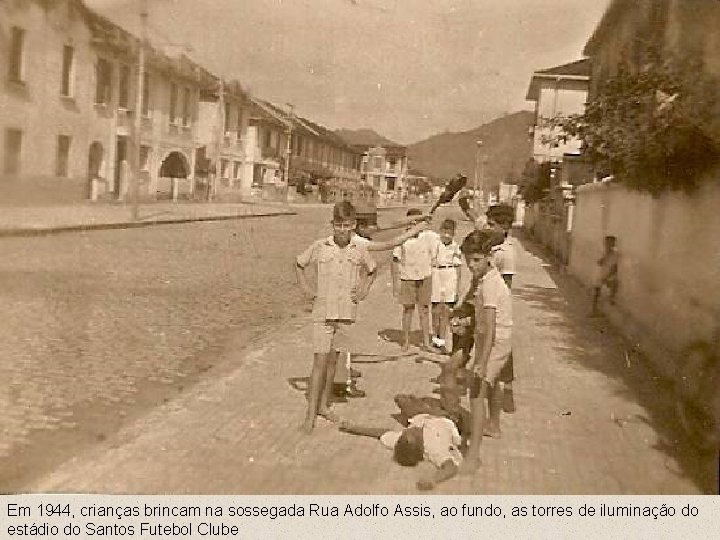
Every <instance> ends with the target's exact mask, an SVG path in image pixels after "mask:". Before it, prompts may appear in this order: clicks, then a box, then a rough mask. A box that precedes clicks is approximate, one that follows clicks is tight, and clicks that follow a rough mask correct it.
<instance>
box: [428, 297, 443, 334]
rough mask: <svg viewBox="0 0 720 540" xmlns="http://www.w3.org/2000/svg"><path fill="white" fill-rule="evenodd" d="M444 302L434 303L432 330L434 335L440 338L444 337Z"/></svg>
mask: <svg viewBox="0 0 720 540" xmlns="http://www.w3.org/2000/svg"><path fill="white" fill-rule="evenodd" d="M443 306H444V304H443V303H441V302H440V303H435V304H432V308H431V309H432V331H433V335H434V336H437V337H439V338H442V337H443V334H442V331H443V330H442V307H443Z"/></svg>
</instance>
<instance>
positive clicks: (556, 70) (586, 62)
mask: <svg viewBox="0 0 720 540" xmlns="http://www.w3.org/2000/svg"><path fill="white" fill-rule="evenodd" d="M535 73H539V74H542V75H573V76H576V77H589V76H590V59H589V58H583V59H582V60H576V61H575V62H570V63H568V64H563V65H561V66H556V67H552V68H547V69H541V70H539V71H536V72H535Z"/></svg>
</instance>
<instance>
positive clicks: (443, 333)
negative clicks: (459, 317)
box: [437, 303, 450, 350]
mask: <svg viewBox="0 0 720 540" xmlns="http://www.w3.org/2000/svg"><path fill="white" fill-rule="evenodd" d="M438 306H439V307H440V310H439V311H440V313H439V316H438V319H439V321H438V325H439V327H440V329H439V330H438V333H437V335H438V336H440V339H442V340H443V341H444V342H445V347H446V350H447V347H448V344H449V343H450V341H449V340H448V336H449V335H450V332H449V329H450V306H449V305H448V304H445V303H441V304H438Z"/></svg>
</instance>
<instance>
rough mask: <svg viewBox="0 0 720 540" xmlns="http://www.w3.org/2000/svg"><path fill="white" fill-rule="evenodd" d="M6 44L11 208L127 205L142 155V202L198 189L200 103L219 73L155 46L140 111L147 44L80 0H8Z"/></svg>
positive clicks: (2, 111)
mask: <svg viewBox="0 0 720 540" xmlns="http://www.w3.org/2000/svg"><path fill="white" fill-rule="evenodd" d="M0 36H1V37H2V39H3V40H4V41H5V43H4V44H3V46H2V47H0V66H3V69H4V71H5V72H4V73H1V74H0V76H2V78H3V79H4V84H3V85H2V86H1V87H0V135H1V136H2V146H0V149H1V150H0V151H1V152H2V153H1V154H0V167H1V169H0V174H1V175H2V176H3V182H2V186H3V199H4V200H5V201H6V202H7V201H14V202H16V203H30V202H42V201H46V202H71V201H77V200H82V199H85V198H88V197H89V196H90V195H97V196H98V197H101V198H102V197H107V198H114V199H125V198H126V197H127V196H128V187H129V179H130V174H131V171H132V165H133V163H134V159H133V158H134V157H135V156H138V157H137V160H138V167H139V169H140V171H141V183H142V187H141V195H142V196H145V197H151V198H154V197H155V196H156V195H157V193H158V191H161V192H163V190H167V189H169V188H168V186H167V182H165V183H164V182H163V181H162V180H163V179H167V178H169V177H174V178H183V179H186V180H187V182H188V183H189V185H188V187H187V189H189V190H192V180H193V170H194V166H195V147H196V125H197V119H198V100H199V95H200V91H201V89H203V88H206V87H208V86H212V85H213V84H214V78H213V77H212V75H211V74H209V73H208V72H207V71H205V70H204V69H203V68H202V67H200V66H199V65H197V64H195V63H193V62H192V61H190V60H189V59H187V58H186V57H184V56H179V57H170V56H168V55H166V54H164V53H163V52H162V51H159V50H157V49H153V48H150V49H149V50H148V51H147V64H146V65H147V70H146V73H145V77H144V81H143V82H144V89H143V95H142V100H141V106H140V107H141V110H140V111H136V110H135V109H136V104H137V100H136V95H137V94H136V92H137V88H138V74H137V58H138V51H139V47H140V41H139V40H138V39H137V38H135V37H134V36H132V35H131V34H129V33H128V32H126V31H124V30H123V29H122V28H120V27H119V26H117V25H115V24H114V23H112V22H111V21H109V20H107V19H105V18H104V17H101V16H100V15H98V14H96V13H94V12H93V11H91V10H89V9H88V8H87V7H86V6H85V4H84V3H83V2H82V1H81V0H57V1H54V2H47V1H43V0H23V1H19V0H10V1H7V2H2V3H0ZM137 114H140V115H141V128H140V129H141V132H140V134H139V137H138V138H136V137H135V131H134V130H135V119H136V115H137ZM136 140H139V144H140V148H139V150H136V147H135V144H134V143H135V141H136Z"/></svg>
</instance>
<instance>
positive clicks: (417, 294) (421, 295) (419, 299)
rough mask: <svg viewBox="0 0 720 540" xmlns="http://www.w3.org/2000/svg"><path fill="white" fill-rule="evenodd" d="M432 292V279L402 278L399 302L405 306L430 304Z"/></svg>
mask: <svg viewBox="0 0 720 540" xmlns="http://www.w3.org/2000/svg"><path fill="white" fill-rule="evenodd" d="M431 293H432V279H431V278H430V277H426V278H425V279H402V280H400V292H399V294H398V303H399V304H402V305H403V306H413V305H416V304H420V305H424V306H428V305H430V296H431Z"/></svg>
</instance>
